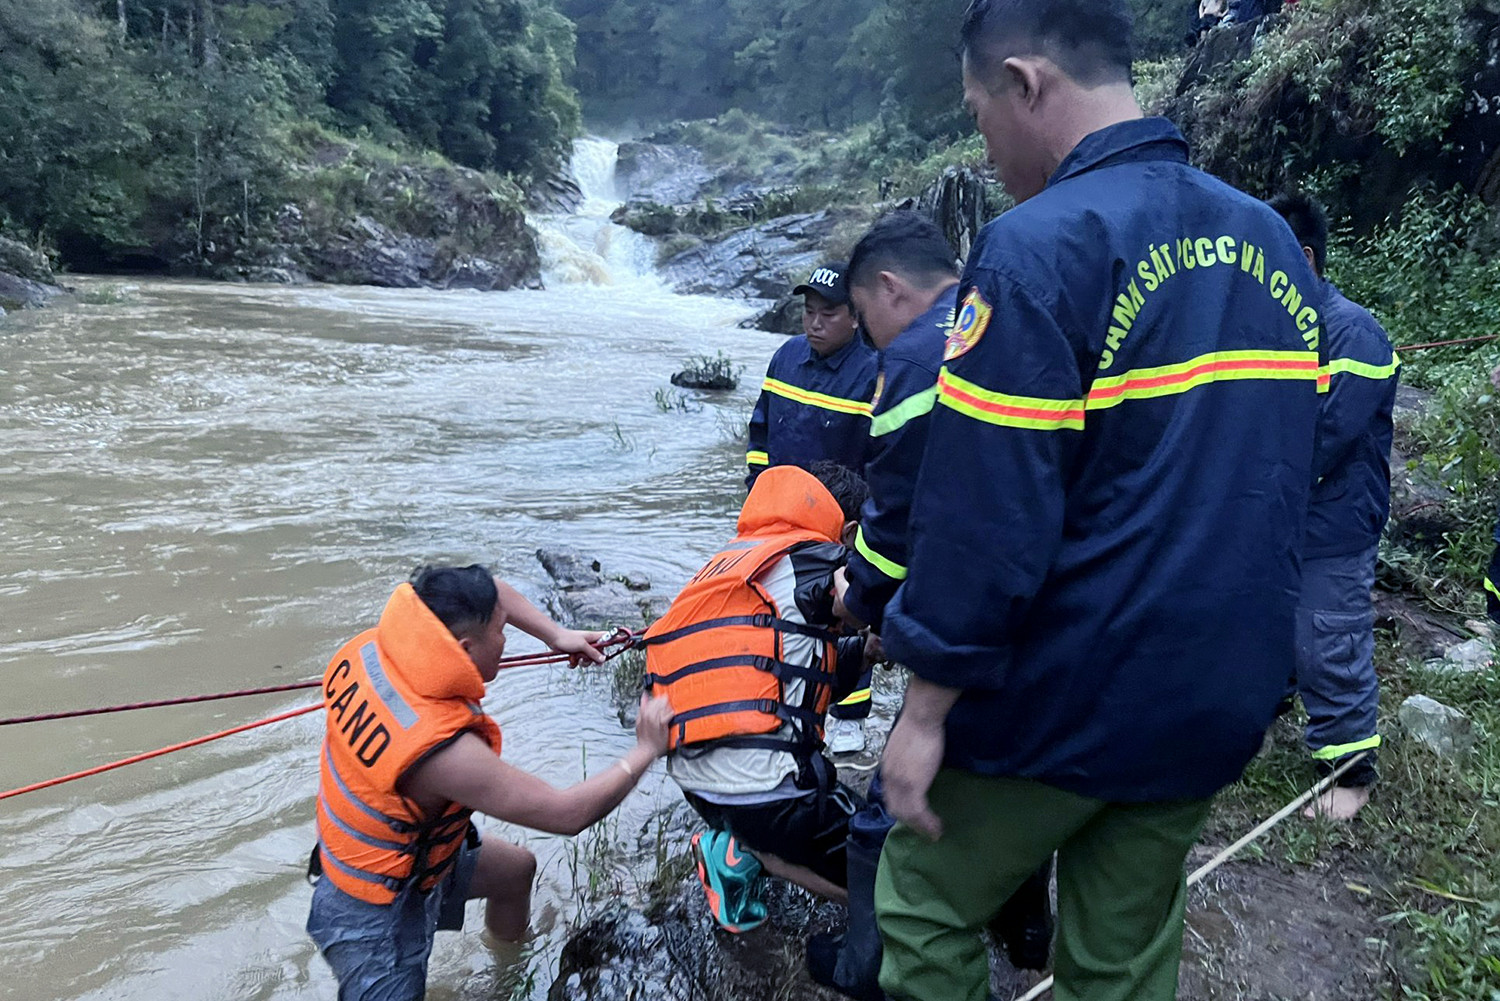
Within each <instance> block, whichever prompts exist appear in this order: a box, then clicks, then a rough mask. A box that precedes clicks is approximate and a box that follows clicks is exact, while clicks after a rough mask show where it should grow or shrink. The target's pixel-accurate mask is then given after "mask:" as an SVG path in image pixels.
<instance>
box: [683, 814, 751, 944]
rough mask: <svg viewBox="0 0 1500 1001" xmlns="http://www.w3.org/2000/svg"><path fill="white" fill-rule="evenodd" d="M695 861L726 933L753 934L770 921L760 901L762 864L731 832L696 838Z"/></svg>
mask: <svg viewBox="0 0 1500 1001" xmlns="http://www.w3.org/2000/svg"><path fill="white" fill-rule="evenodd" d="M693 861H694V862H695V863H696V864H697V867H698V881H699V882H700V883H702V884H703V893H704V896H706V897H707V898H708V909H709V912H710V913H712V914H713V916H714V920H715V921H716V922H718V925H719V927H720V928H723V929H724V930H725V931H729V932H734V933H735V934H739V933H740V932H746V931H749V930H750V929H751V928H754V927H756V926H757V925H759V924H760V923H761V922H763V921H765V920H766V905H765V904H763V903H761V902H760V901H759V900H757V899H756V893H755V891H756V889H757V887H758V885H759V883H760V861H759V860H758V859H756V857H755V856H754V855H751V854H750V853H749V852H747V851H743V850H741V848H740V846H739V844H738V843H737V842H736V841H735V840H734V835H732V834H730V833H729V832H728V831H701V832H699V833H697V834H694V835H693Z"/></svg>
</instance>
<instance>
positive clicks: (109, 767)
mask: <svg viewBox="0 0 1500 1001" xmlns="http://www.w3.org/2000/svg"><path fill="white" fill-rule="evenodd" d="M636 639H637V634H636V633H634V632H632V631H631V630H629V629H625V628H623V627H621V628H620V629H617V630H615V633H614V635H613V636H611V637H609V638H608V639H606V640H603V641H601V642H600V643H599V644H598V646H597V649H599V650H601V651H602V650H608V649H609V648H610V647H614V646H617V647H619V649H618V650H616V651H614V652H613V653H611V654H608V655H607V656H606V657H605V658H604V659H605V660H613V659H614V658H615V657H618V656H619V655H620V654H622V653H624V652H625V651H626V650H629V649H630V648H631V647H633V646H635V644H636ZM573 656H574V655H573V654H566V653H558V652H556V651H547V652H546V653H529V654H517V655H516V656H514V657H502V658H501V659H500V666H501V667H502V668H512V667H531V666H533V665H536V664H556V663H561V662H563V661H566V660H569V659H571V658H572V657H573ZM321 684H322V682H321V681H299V682H296V683H295V684H290V685H275V686H272V687H270V688H250V689H245V690H244V691H239V692H221V693H219V694H217V695H193V696H188V697H186V698H181V699H162V700H160V701H157V702H136V703H133V704H130V705H123V706H107V707H105V708H103V709H81V710H77V711H74V712H66V713H50V714H47V715H43V716H27V717H21V718H17V719H8V720H0V725H4V724H8V723H30V722H34V721H37V720H44V719H67V718H69V717H73V716H92V715H96V714H98V713H107V712H124V711H126V710H130V709H149V708H153V707H156V706H171V705H181V704H183V703H188V702H207V701H209V700H211V699H232V698H237V697H239V696H241V695H265V694H269V693H271V692H288V691H294V690H296V689H299V688H314V687H317V686H319V685H321ZM322 708H323V703H321V702H317V703H314V704H313V705H310V706H303V707H302V708H301V709H293V710H291V711H290V712H284V713H278V714H276V715H275V716H267V717H266V718H265V719H261V720H256V721H255V722H254V723H245V724H242V725H240V726H236V727H230V728H229V729H228V730H220V731H219V732H218V733H211V734H209V735H208V736H206V737H196V738H194V739H192V740H185V741H183V742H182V743H180V744H172V745H171V746H169V747H160V748H157V749H156V750H154V751H147V752H145V753H144V754H133V755H131V756H130V757H128V758H121V759H120V760H119V761H111V762H110V763H109V764H106V765H96V766H94V767H93V768H86V769H84V770H83V771H81V772H74V773H72V774H71V775H60V776H58V777H57V778H55V779H47V780H46V781H44V782H33V783H32V784H31V785H26V786H20V787H19V788H16V789H11V790H9V791H8V792H0V799H10V798H11V797H12V796H21V795H24V794H26V793H28V792H37V791H39V790H42V789H50V788H52V787H53V786H60V785H62V784H63V783H65V782H74V781H77V780H78V779H86V778H88V777H89V776H90V775H98V774H100V773H101V772H108V771H113V770H114V769H116V768H124V767H125V766H126V765H134V764H137V763H138V762H141V761H149V760H151V759H152V758H159V757H161V756H162V755H163V754H171V753H172V752H173V751H184V750H187V749H188V748H189V747H197V746H198V745H200V744H207V743H208V742H209V741H212V740H221V739H223V738H224V737H232V736H234V735H235V734H237V733H244V732H245V731H246V730H254V729H255V728H257V727H262V726H269V725H270V724H272V723H280V722H281V721H282V720H287V719H291V718H292V717H293V716H302V715H304V714H306V713H310V712H313V711H315V710H318V709H322Z"/></svg>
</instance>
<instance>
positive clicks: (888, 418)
mask: <svg viewBox="0 0 1500 1001" xmlns="http://www.w3.org/2000/svg"><path fill="white" fill-rule="evenodd" d="M937 398H938V388H937V386H933V387H932V388H931V389H924V390H922V391H921V392H920V393H914V394H912V395H911V396H908V397H907V398H906V399H904V400H902V401H901V402H900V403H898V404H896V405H895V406H894V407H892V408H891V409H889V410H887V411H886V412H885V413H883V414H876V415H875V416H874V417H872V418H871V419H870V437H872V438H878V437H880V436H881V435H883V434H890V433H891V432H892V431H899V430H900V429H901V428H902V427H904V426H905V425H906V423H907V422H908V421H911V420H915V419H916V418H918V417H921V416H923V415H925V414H930V413H932V408H933V407H934V406H936V405H937Z"/></svg>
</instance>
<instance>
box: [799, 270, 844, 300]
mask: <svg viewBox="0 0 1500 1001" xmlns="http://www.w3.org/2000/svg"><path fill="white" fill-rule="evenodd" d="M844 267H845V265H844V262H843V261H830V262H829V263H827V264H820V265H818V266H817V267H816V268H813V273H812V274H810V275H808V276H807V281H805V282H803V283H802V284H801V285H798V286H797V287H796V288H794V289H792V295H807V293H809V292H816V293H817V294H818V295H820V296H822V297H823V298H825V299H827V300H828V301H829V302H831V303H833V304H834V305H835V306H842V305H844V304H846V303H847V302H848V301H849V287H848V286H847V285H845V284H844Z"/></svg>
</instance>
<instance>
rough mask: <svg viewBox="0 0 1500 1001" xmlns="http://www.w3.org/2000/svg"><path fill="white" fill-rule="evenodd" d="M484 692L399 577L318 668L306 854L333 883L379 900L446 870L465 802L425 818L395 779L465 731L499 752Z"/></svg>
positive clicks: (465, 816) (470, 666) (431, 882)
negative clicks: (314, 832) (313, 845)
mask: <svg viewBox="0 0 1500 1001" xmlns="http://www.w3.org/2000/svg"><path fill="white" fill-rule="evenodd" d="M483 696H484V679H483V678H481V677H480V676H479V669H478V668H477V667H475V666H474V662H473V661H472V660H471V659H470V658H469V655H468V654H467V653H466V652H465V651H464V648H463V647H462V646H460V645H459V643H458V640H457V639H455V638H454V636H453V634H452V633H451V632H450V631H449V630H448V627H447V626H445V625H443V623H442V621H441V620H440V619H438V617H437V616H436V615H434V614H432V611H431V610H430V609H429V608H428V607H427V606H426V605H425V604H423V602H422V599H421V598H419V597H417V593H416V591H414V590H412V587H411V585H410V584H402V585H401V586H400V587H398V588H396V593H395V594H393V595H391V600H390V601H389V602H387V603H386V606H385V611H384V612H382V613H381V616H380V624H379V625H377V626H376V627H375V628H374V629H370V630H366V631H365V632H363V633H360V634H359V635H358V636H356V637H355V638H354V639H352V640H350V641H349V642H348V643H346V644H345V645H344V647H343V649H341V650H340V651H339V652H338V653H337V654H335V655H334V658H333V660H332V661H331V662H330V663H329V665H328V670H327V671H326V672H325V673H324V675H323V704H324V708H325V709H326V710H327V723H328V731H327V735H326V736H325V738H324V740H323V751H322V766H321V770H320V773H319V781H318V851H317V853H316V855H317V856H318V857H319V858H320V860H321V863H322V865H321V868H322V873H323V875H324V876H326V877H327V878H328V879H331V880H333V882H334V885H335V886H337V887H338V888H339V889H340V890H343V891H344V892H345V893H347V894H349V895H350V896H351V897H356V898H358V899H360V900H363V901H366V902H368V903H372V904H388V903H390V902H391V901H393V900H395V899H396V895H397V894H398V893H400V892H401V891H402V890H403V889H404V888H405V887H406V886H407V885H409V883H410V881H412V880H415V881H416V883H417V886H418V888H419V889H420V890H421V891H422V892H424V893H425V892H426V891H428V890H431V889H432V888H433V887H434V886H436V885H437V884H438V883H439V882H440V881H441V880H442V878H443V877H444V876H445V875H446V874H447V871H448V868H449V866H451V865H452V864H453V861H454V857H455V856H456V854H457V853H458V850H459V848H460V847H461V846H462V845H463V841H464V837H465V835H466V834H467V832H468V830H469V815H470V813H471V812H472V811H471V810H469V809H468V808H466V807H464V806H462V805H460V804H458V803H452V804H449V806H448V807H447V809H445V810H444V811H442V812H441V813H440V814H438V815H436V816H426V815H425V814H424V813H423V812H422V810H421V809H420V808H419V807H418V806H417V804H416V803H415V802H413V801H412V800H411V799H409V798H407V797H405V796H403V795H401V793H400V792H398V791H397V784H398V783H399V782H400V781H401V778H402V776H404V775H406V774H407V772H409V771H410V770H411V769H412V768H413V767H414V766H415V765H417V764H419V763H420V762H422V761H423V760H425V759H426V757H427V756H428V755H429V754H431V753H432V752H433V751H435V750H437V749H438V748H440V747H443V746H446V745H447V744H448V743H450V742H451V741H452V740H453V738H455V737H456V736H458V735H459V734H461V733H464V732H466V731H473V732H475V733H478V734H479V735H480V736H482V737H483V738H484V739H485V741H486V742H488V743H489V745H490V747H492V748H493V749H494V751H495V753H496V754H499V753H500V727H499V726H497V725H496V724H495V721H494V720H492V719H490V718H489V716H487V715H485V712H484V710H483V709H482V708H480V705H479V700H480V699H481V698H482V697H483Z"/></svg>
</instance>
